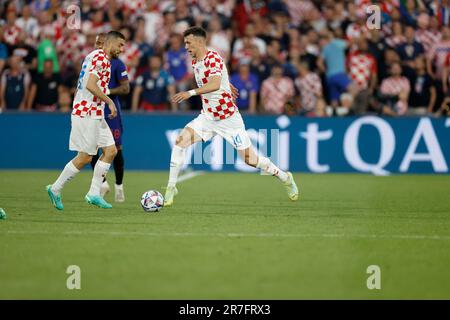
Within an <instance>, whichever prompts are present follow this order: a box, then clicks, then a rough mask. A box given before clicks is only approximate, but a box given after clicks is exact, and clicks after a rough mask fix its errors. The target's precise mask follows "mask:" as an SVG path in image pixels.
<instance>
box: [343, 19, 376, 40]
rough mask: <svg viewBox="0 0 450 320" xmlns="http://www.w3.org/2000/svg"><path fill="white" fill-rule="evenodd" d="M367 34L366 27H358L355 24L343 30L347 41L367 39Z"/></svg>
mask: <svg viewBox="0 0 450 320" xmlns="http://www.w3.org/2000/svg"><path fill="white" fill-rule="evenodd" d="M369 34H370V33H369V29H368V28H367V26H366V25H359V24H357V23H351V24H349V25H348V27H347V29H346V30H345V36H346V38H347V40H349V41H351V40H354V39H359V38H361V37H364V38H368V37H369Z"/></svg>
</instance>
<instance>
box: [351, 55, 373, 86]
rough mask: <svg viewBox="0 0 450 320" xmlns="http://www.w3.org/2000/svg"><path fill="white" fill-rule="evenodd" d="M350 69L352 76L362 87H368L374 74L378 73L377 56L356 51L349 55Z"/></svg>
mask: <svg viewBox="0 0 450 320" xmlns="http://www.w3.org/2000/svg"><path fill="white" fill-rule="evenodd" d="M347 62H348V69H349V72H350V77H351V78H352V80H353V81H354V82H355V83H356V85H357V86H358V87H359V88H360V89H367V87H368V86H369V79H370V76H371V75H372V74H376V73H377V62H376V60H375V58H374V57H373V56H372V55H371V54H369V53H364V52H358V51H356V52H354V53H351V54H349V56H348V60H347Z"/></svg>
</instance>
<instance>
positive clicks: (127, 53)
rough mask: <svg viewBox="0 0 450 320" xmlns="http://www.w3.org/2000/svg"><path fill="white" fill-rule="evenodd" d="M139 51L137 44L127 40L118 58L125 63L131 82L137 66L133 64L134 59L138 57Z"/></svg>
mask: <svg viewBox="0 0 450 320" xmlns="http://www.w3.org/2000/svg"><path fill="white" fill-rule="evenodd" d="M140 57H141V51H140V50H139V46H138V45H137V44H136V43H134V42H131V41H129V42H127V43H126V44H125V48H124V49H123V53H122V54H121V55H120V60H122V61H123V63H125V65H126V66H127V72H128V79H129V80H130V82H133V81H134V80H135V79H134V78H135V77H136V69H137V67H136V66H135V65H134V64H133V62H135V61H136V59H140Z"/></svg>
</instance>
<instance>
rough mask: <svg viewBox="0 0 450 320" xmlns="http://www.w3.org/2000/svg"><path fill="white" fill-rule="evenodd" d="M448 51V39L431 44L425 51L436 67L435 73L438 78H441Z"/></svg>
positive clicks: (449, 45) (449, 51) (449, 42)
mask: <svg viewBox="0 0 450 320" xmlns="http://www.w3.org/2000/svg"><path fill="white" fill-rule="evenodd" d="M449 53H450V40H446V41H439V42H437V43H435V44H433V45H432V46H431V48H430V50H429V51H428V52H427V56H428V59H430V60H431V61H432V62H433V63H434V65H435V67H436V75H437V77H438V79H441V78H442V71H444V67H445V61H446V59H447V55H448V54H449Z"/></svg>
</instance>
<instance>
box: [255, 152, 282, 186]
mask: <svg viewBox="0 0 450 320" xmlns="http://www.w3.org/2000/svg"><path fill="white" fill-rule="evenodd" d="M256 167H257V168H259V169H261V170H262V171H264V172H266V173H268V174H271V175H272V176H275V177H277V178H278V179H280V180H281V181H283V182H286V181H287V179H288V175H287V173H286V172H284V171H283V170H281V169H280V168H278V167H277V166H276V165H274V164H273V163H272V161H270V159H269V158H266V157H263V156H259V157H258V164H257V165H256Z"/></svg>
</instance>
